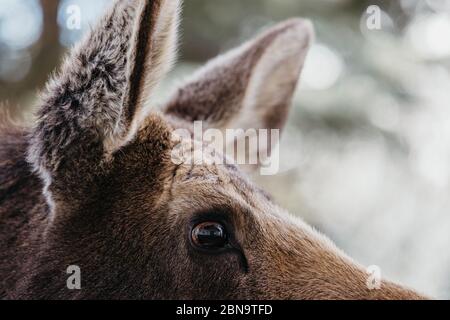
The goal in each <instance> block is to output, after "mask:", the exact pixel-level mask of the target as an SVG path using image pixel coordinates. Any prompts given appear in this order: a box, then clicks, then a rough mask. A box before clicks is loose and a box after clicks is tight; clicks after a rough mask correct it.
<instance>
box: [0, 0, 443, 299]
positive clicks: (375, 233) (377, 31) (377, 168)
mask: <svg viewBox="0 0 450 320" xmlns="http://www.w3.org/2000/svg"><path fill="white" fill-rule="evenodd" d="M109 3H110V1H109V0H96V1H90V0H60V1H59V0H0V101H3V102H5V104H4V105H3V106H2V108H9V110H10V111H11V112H12V113H15V114H23V113H24V114H31V113H30V110H31V106H33V103H34V101H35V99H36V92H37V90H39V89H40V88H42V86H43V85H44V83H45V81H46V79H47V78H48V75H49V74H50V73H51V72H52V70H53V69H54V68H55V67H56V66H57V65H58V64H59V62H60V58H61V55H63V54H64V52H66V51H67V49H68V48H69V47H70V46H71V45H72V44H73V43H74V42H76V41H77V40H78V39H79V38H80V37H81V36H82V35H83V33H84V32H85V31H86V30H87V29H88V28H89V26H90V25H92V24H93V23H94V22H95V20H96V18H97V17H98V16H99V15H100V14H101V13H102V12H103V10H104V9H105V6H107V5H108V4H109ZM74 5H75V6H74ZM373 5H376V6H378V8H379V9H380V11H378V8H377V7H370V6H373ZM184 7H185V8H184V15H183V16H184V18H183V23H182V38H181V44H182V49H181V51H180V63H179V64H178V67H177V68H176V69H175V70H174V71H173V72H172V74H171V75H170V77H169V78H168V79H167V81H166V82H165V83H164V85H163V86H162V87H161V88H160V97H161V99H163V98H164V96H165V95H167V93H168V92H170V91H169V90H168V88H169V87H171V86H174V85H176V84H177V83H179V82H180V80H182V79H183V78H184V77H186V76H187V75H189V74H190V73H191V72H192V71H193V70H195V69H196V68H197V67H198V66H199V65H201V64H202V63H204V62H205V61H206V60H208V59H210V58H212V57H214V56H215V55H217V54H218V53H221V52H223V51H225V50H227V49H229V48H232V47H233V46H235V45H237V44H239V43H241V42H242V41H244V40H246V39H248V38H250V37H252V36H253V35H254V34H256V33H257V32H258V31H260V30H261V29H262V28H264V27H267V26H270V25H272V24H274V23H276V22H278V21H280V20H284V19H287V18H290V17H293V16H304V17H308V18H310V19H312V20H313V22H314V25H315V27H316V31H317V41H316V43H315V45H314V46H313V48H312V50H311V53H310V55H309V57H308V59H307V63H306V67H305V70H304V73H303V76H302V82H301V85H300V86H299V90H298V94H297V95H296V98H295V106H294V109H293V112H292V113H291V117H290V121H289V127H288V129H287V131H286V132H285V135H284V137H283V143H282V147H281V162H282V170H281V172H280V174H278V175H277V176H270V177H256V179H257V180H258V182H259V183H260V184H261V185H262V186H263V187H265V188H266V189H267V190H268V191H270V192H271V193H272V194H273V195H274V197H275V198H276V200H277V202H278V203H279V204H281V205H282V206H283V207H286V208H288V209H289V210H290V211H291V212H293V213H295V214H298V215H299V216H301V217H302V218H304V219H305V220H306V221H307V222H309V223H310V224H312V225H314V226H315V227H316V228H317V229H319V230H321V231H322V232H324V233H326V234H327V235H329V236H330V237H331V238H332V239H333V240H334V241H335V242H336V243H337V244H338V246H340V247H341V248H343V249H344V250H345V251H346V252H347V253H348V254H350V255H351V256H352V257H354V258H355V259H356V260H358V261H360V262H361V263H363V264H365V265H377V266H379V267H380V268H381V271H382V275H383V276H386V277H389V278H391V279H393V280H396V281H400V282H402V283H404V284H407V285H409V286H412V287H415V288H417V289H419V290H421V291H422V292H424V293H427V294H430V295H433V296H435V297H438V298H446V299H448V298H450V232H449V231H450V184H449V182H450V105H449V104H450V0H449V1H447V0H426V1H425V0H392V1H381V0H379V1H377V0H368V1H366V0H276V1H275V0H245V1H242V0H187V1H185V5H184ZM77 10H79V12H77ZM77 13H80V17H81V19H80V20H79V21H78V20H77V19H75V20H73V17H74V14H77ZM378 18H379V19H378ZM374 19H375V20H374Z"/></svg>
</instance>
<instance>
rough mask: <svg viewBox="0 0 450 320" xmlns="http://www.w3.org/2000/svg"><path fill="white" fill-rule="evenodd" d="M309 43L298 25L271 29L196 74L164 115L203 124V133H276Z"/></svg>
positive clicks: (305, 27) (307, 30)
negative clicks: (216, 131)
mask: <svg viewBox="0 0 450 320" xmlns="http://www.w3.org/2000/svg"><path fill="white" fill-rule="evenodd" d="M312 38H313V27H312V24H311V23H310V22H309V21H307V20H303V19H292V20H288V21H286V22H283V23H281V24H279V25H277V26H275V27H273V28H271V29H270V30H268V31H267V32H265V33H264V34H262V35H261V36H259V37H258V38H256V39H254V40H252V41H250V42H248V43H246V44H244V45H242V46H241V47H239V48H236V49H234V50H232V51H230V52H229V53H226V54H224V55H222V56H219V57H218V58H216V59H214V60H212V61H211V62H209V63H208V64H207V65H206V66H205V67H204V68H202V69H200V70H199V71H198V72H197V73H196V74H195V75H194V76H193V78H192V79H190V80H189V81H188V82H187V83H186V85H185V86H183V87H182V88H180V89H179V90H178V91H177V92H176V94H175V95H174V96H173V97H172V98H171V99H170V101H169V102H168V104H167V107H166V110H165V111H166V113H167V114H169V115H173V116H176V117H180V118H184V119H186V120H188V121H203V122H204V128H215V129H232V128H235V129H249V128H252V129H280V130H281V129H282V128H283V127H284V125H285V122H286V119H287V115H288V111H289V108H290V105H291V101H292V97H293V94H294V92H295V88H296V86H297V82H298V78H299V75H300V72H301V70H302V67H303V64H304V60H305V57H306V54H307V52H308V49H309V46H310V43H311V41H312Z"/></svg>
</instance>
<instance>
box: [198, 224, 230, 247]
mask: <svg viewBox="0 0 450 320" xmlns="http://www.w3.org/2000/svg"><path fill="white" fill-rule="evenodd" d="M191 238H192V242H193V244H194V245H195V246H197V247H198V248H201V249H207V250H214V249H222V248H224V247H226V246H227V244H228V236H227V232H226V230H225V227H224V226H223V225H222V224H220V223H218V222H203V223H200V224H198V225H197V226H195V227H194V228H193V229H192V232H191Z"/></svg>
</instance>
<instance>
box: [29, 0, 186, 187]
mask: <svg viewBox="0 0 450 320" xmlns="http://www.w3.org/2000/svg"><path fill="white" fill-rule="evenodd" d="M179 7H180V1H178V0H117V1H115V2H114V3H113V5H112V6H111V8H110V10H109V11H108V12H107V14H106V15H105V16H104V17H103V18H102V19H101V21H100V22H99V23H98V24H97V26H96V27H95V28H94V29H93V30H92V31H91V32H90V33H89V34H88V35H87V37H86V38H85V39H84V41H82V42H81V43H80V44H79V45H78V46H76V47H75V48H74V49H73V50H72V51H71V52H70V54H69V55H68V57H67V58H66V60H65V62H64V64H63V66H62V68H61V70H60V72H59V73H58V74H57V75H55V76H54V77H53V79H52V80H51V81H50V82H49V83H48V85H47V88H46V90H45V92H44V93H43V95H42V99H41V106H40V108H39V110H38V120H37V125H36V127H35V129H34V131H33V134H32V140H31V145H30V149H29V160H30V161H31V163H32V164H34V166H35V168H36V169H37V170H38V171H39V172H40V173H41V175H42V176H43V177H45V178H46V180H49V178H50V179H51V180H53V182H55V181H58V178H61V179H63V178H64V179H66V180H67V179H70V177H72V178H73V177H76V176H77V175H78V174H82V173H84V171H87V170H90V169H91V168H95V167H96V166H98V165H99V164H100V163H101V162H102V160H103V159H104V158H105V157H106V156H107V155H108V154H111V153H112V152H114V151H116V150H117V149H118V148H120V147H121V146H122V145H123V144H125V143H126V142H127V140H128V139H130V137H132V136H133V134H134V128H135V127H136V124H137V123H138V122H139V121H140V119H141V116H142V114H143V113H145V110H146V104H147V103H151V99H150V95H151V93H152V89H153V88H154V86H155V85H156V84H157V82H158V81H159V80H160V79H161V77H162V76H163V75H164V73H165V72H167V71H168V69H169V68H170V66H171V64H172V60H173V58H174V56H175V45H176V38H177V37H176V34H177V26H178V17H179V12H178V11H179ZM47 183H48V184H49V181H47ZM61 185H64V183H61Z"/></svg>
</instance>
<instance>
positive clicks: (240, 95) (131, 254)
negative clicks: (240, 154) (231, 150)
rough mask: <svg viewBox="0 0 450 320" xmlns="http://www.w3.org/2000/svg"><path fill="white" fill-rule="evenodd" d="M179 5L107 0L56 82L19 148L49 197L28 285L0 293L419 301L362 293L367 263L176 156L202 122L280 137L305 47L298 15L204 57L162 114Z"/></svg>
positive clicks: (256, 193) (266, 199)
mask: <svg viewBox="0 0 450 320" xmlns="http://www.w3.org/2000/svg"><path fill="white" fill-rule="evenodd" d="M179 11H180V1H178V0H122V1H120V0H118V1H115V2H114V3H113V5H112V6H111V8H110V9H109V10H108V12H107V14H106V15H105V16H104V17H103V18H102V19H101V20H100V22H99V23H98V24H97V26H96V27H95V28H93V29H92V30H91V31H90V32H89V34H88V35H87V36H86V38H85V39H84V40H83V41H82V42H81V43H80V44H78V45H77V46H76V47H75V48H73V50H72V51H71V52H70V54H69V55H68V57H67V58H66V59H65V61H64V63H63V65H62V67H61V69H60V70H59V72H58V73H57V74H55V75H54V76H53V78H52V80H50V81H49V83H48V85H47V88H46V89H45V90H44V92H43V93H42V97H41V99H40V102H39V110H38V115H37V121H36V125H35V126H34V128H33V129H32V130H31V133H30V135H29V139H28V143H29V147H28V152H27V154H28V162H29V163H31V165H32V166H33V168H34V171H35V172H36V175H37V176H38V177H39V179H40V180H39V181H40V184H39V186H40V188H42V189H41V190H39V195H38V196H36V197H35V198H34V199H31V200H30V201H34V203H36V206H37V208H38V209H39V210H38V211H40V212H41V213H40V214H38V213H36V211H37V209H36V206H35V209H34V210H31V211H30V214H31V213H33V214H36V215H38V216H39V217H40V218H39V219H37V218H34V219H30V221H33V223H34V224H33V228H27V230H32V231H28V237H26V238H25V239H26V240H23V243H27V250H29V251H28V252H29V253H30V254H28V255H27V257H26V258H22V259H23V260H22V261H24V262H23V265H22V266H20V268H21V269H22V271H21V275H22V276H21V278H20V279H16V281H15V282H14V283H13V285H12V286H13V287H12V288H8V289H7V290H5V291H6V292H9V293H10V295H11V296H13V297H19V298H60V299H66V298H67V299H89V298H97V299H98V298H101V299H416V298H421V296H420V295H418V294H416V293H415V292H413V291H411V290H408V289H405V288H403V287H401V286H399V285H396V284H393V283H391V282H388V281H382V282H381V285H380V288H379V289H378V290H370V289H369V288H368V287H367V285H366V283H367V278H368V275H367V273H366V271H365V269H364V268H362V267H361V266H360V265H358V264H356V263H355V262H353V261H352V260H351V259H350V258H349V257H347V256H346V255H345V254H344V253H343V252H341V251H340V250H339V249H337V248H336V247H335V246H334V245H333V244H332V242H331V241H330V240H328V239H327V238H326V237H325V236H323V235H321V234H320V233H319V232H317V231H315V230H314V229H313V228H311V227H309V226H308V225H307V224H305V223H304V222H302V220H300V219H298V218H295V217H293V216H291V215H289V214H288V213H287V212H286V211H285V210H283V209H282V208H280V207H279V206H278V205H277V204H275V203H274V201H272V200H271V198H270V196H268V195H267V194H266V193H265V192H264V191H262V190H261V189H259V188H258V187H257V186H255V185H254V184H252V183H251V182H250V181H249V179H248V178H247V175H246V174H245V173H243V170H242V169H243V168H241V167H239V166H238V165H233V164H229V163H227V162H225V163H222V164H217V163H177V162H174V161H173V157H172V152H173V150H174V148H175V147H176V146H177V145H178V143H179V141H178V140H177V139H176V137H175V138H174V136H175V135H174V134H173V133H174V132H176V131H177V130H179V129H185V130H188V131H189V130H192V129H191V128H192V124H193V122H195V121H201V122H202V123H203V125H204V129H205V130H206V129H208V128H214V129H218V130H226V129H243V130H246V129H250V128H255V129H278V130H281V129H283V126H284V125H285V123H286V120H287V118H288V111H289V108H290V105H291V101H292V97H293V94H294V91H295V88H296V87H297V82H298V78H299V75H300V73H301V70H302V67H303V64H304V60H305V57H306V55H307V52H308V49H309V47H310V45H311V42H312V39H313V27H312V24H311V23H310V22H309V21H307V20H304V19H291V20H288V21H286V22H283V23H281V24H278V25H276V26H275V27H273V28H271V29H269V30H267V31H266V32H264V33H262V34H261V35H260V36H258V37H256V38H255V39H253V40H251V41H249V42H247V43H245V44H244V45H242V46H240V47H238V48H236V49H234V50H232V51H231V52H229V53H226V54H224V55H221V56H219V57H218V58H216V59H214V60H212V61H211V62H209V63H208V64H207V65H206V66H205V67H203V68H201V69H200V70H199V71H198V72H196V74H195V75H194V76H193V77H192V78H190V79H189V80H188V81H186V83H185V84H184V85H183V86H182V87H180V88H178V89H176V90H174V93H173V95H172V96H171V98H170V99H169V101H168V102H166V103H165V104H163V105H162V106H161V105H159V106H158V105H155V98H154V92H155V87H156V86H157V84H158V83H159V82H160V81H161V80H162V78H163V77H164V75H165V74H166V73H167V72H168V71H169V70H170V68H171V65H172V62H173V61H174V58H175V56H176V54H175V53H176V49H177V48H176V44H177V27H178V24H179ZM189 132H191V131H189ZM271 147H273V146H269V145H267V148H269V149H270V148H271ZM259 151H261V150H254V149H252V148H251V146H249V147H248V150H247V152H249V153H257V152H259ZM269 151H270V150H269ZM216 155H222V156H223V157H224V158H225V157H227V155H225V154H224V153H223V150H216ZM31 194H32V193H30V195H29V196H30V197H32V195H31ZM33 194H34V193H33ZM41 194H42V195H41ZM22 201H24V200H23V199H22ZM41 201H42V203H43V204H42V205H41V204H40V203H41ZM38 204H39V205H38ZM71 265H76V266H79V268H80V270H81V274H82V289H81V290H68V288H67V282H66V280H67V277H68V275H67V273H66V270H67V268H68V266H71ZM3 270H4V268H3ZM23 270H26V272H25V271H23ZM11 277H12V276H11Z"/></svg>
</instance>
